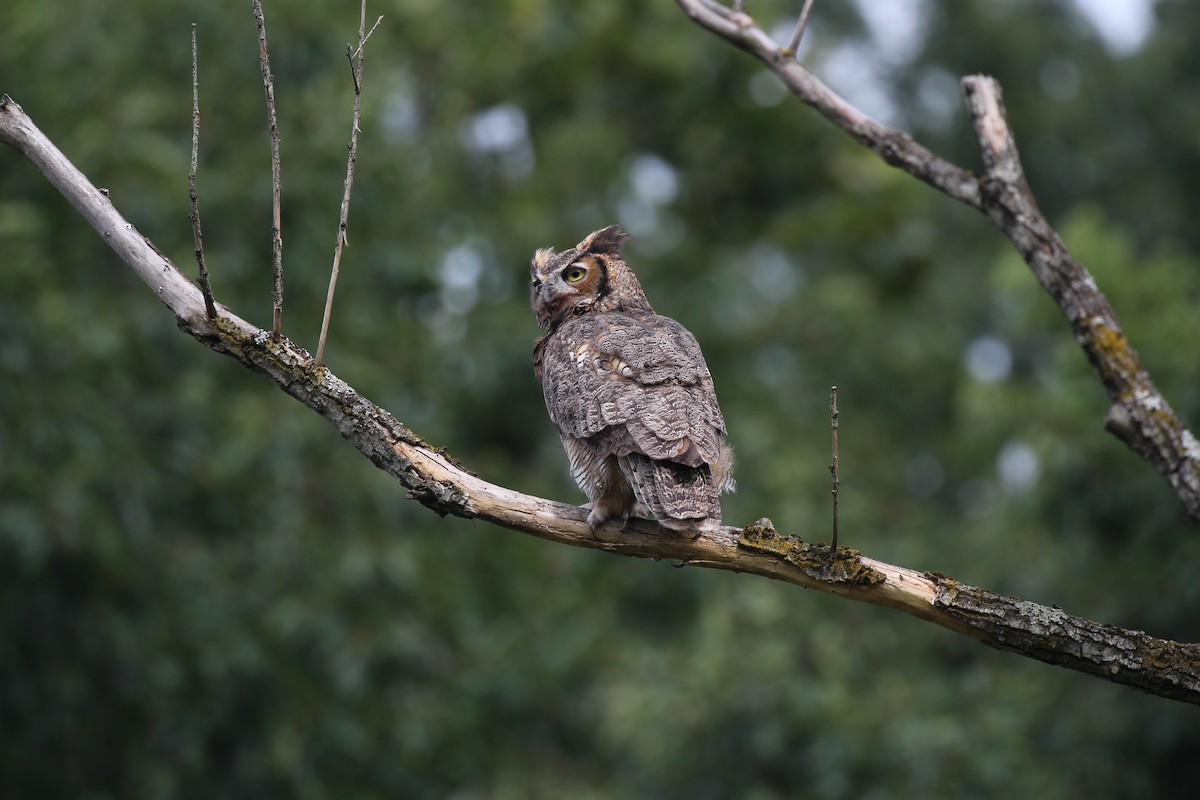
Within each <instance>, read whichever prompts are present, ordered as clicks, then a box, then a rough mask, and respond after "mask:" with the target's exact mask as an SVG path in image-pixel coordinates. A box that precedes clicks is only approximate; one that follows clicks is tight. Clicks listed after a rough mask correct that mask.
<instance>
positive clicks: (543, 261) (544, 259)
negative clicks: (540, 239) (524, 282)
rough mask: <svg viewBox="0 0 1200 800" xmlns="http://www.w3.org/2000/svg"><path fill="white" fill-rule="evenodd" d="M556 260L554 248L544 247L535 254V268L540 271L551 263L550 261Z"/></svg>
mask: <svg viewBox="0 0 1200 800" xmlns="http://www.w3.org/2000/svg"><path fill="white" fill-rule="evenodd" d="M552 258H554V248H552V247H543V248H542V249H540V250H538V251H537V252H536V253H534V254H533V267H534V268H535V269H540V268H541V267H544V266H546V265H547V264H548V263H550V259H552Z"/></svg>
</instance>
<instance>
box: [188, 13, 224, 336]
mask: <svg viewBox="0 0 1200 800" xmlns="http://www.w3.org/2000/svg"><path fill="white" fill-rule="evenodd" d="M199 162H200V70H199V67H198V66H197V58H196V23H194V22H193V23H192V167H191V169H190V170H189V171H188V199H189V200H190V201H191V203H192V211H191V213H190V214H188V219H190V220H191V221H192V240H193V241H194V242H195V249H196V265H197V266H198V267H199V268H200V274H199V281H200V294H202V295H204V310H205V312H206V313H207V314H208V318H209V319H216V318H217V304H216V302H214V301H213V293H212V286H211V285H210V284H209V282H208V267H207V266H205V264H204V237H203V236H201V235H200V201H199V198H198V197H197V196H196V169H197V167H198V166H199Z"/></svg>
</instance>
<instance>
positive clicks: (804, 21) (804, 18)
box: [784, 0, 813, 58]
mask: <svg viewBox="0 0 1200 800" xmlns="http://www.w3.org/2000/svg"><path fill="white" fill-rule="evenodd" d="M812 6H813V0H804V8H802V9H800V20H799V21H798V22H797V23H796V32H795V33H793V34H792V41H790V42H788V46H787V50H785V51H784V55H790V56H791V57H792V58H795V57H796V55H797V54H798V53H799V52H800V40H801V39H802V38H804V29H805V28H807V27H808V12H810V11H812Z"/></svg>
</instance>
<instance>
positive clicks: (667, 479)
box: [530, 225, 734, 531]
mask: <svg viewBox="0 0 1200 800" xmlns="http://www.w3.org/2000/svg"><path fill="white" fill-rule="evenodd" d="M627 238H629V236H628V234H626V233H625V232H624V231H623V230H621V228H620V226H617V225H612V226H610V227H607V228H604V229H602V230H598V231H596V232H595V233H592V234H590V235H588V236H587V237H586V238H584V240H583V241H582V242H580V243H579V244H577V245H576V246H575V247H572V248H571V249H569V250H564V251H563V252H561V253H556V252H554V250H552V249H550V248H543V249H541V250H538V251H537V252H536V253H535V254H534V256H533V264H532V266H531V268H530V276H531V284H530V303H531V304H532V306H533V313H534V314H536V315H537V319H538V323H539V324H541V326H542V328H544V329H545V330H546V331H547V333H546V335H545V336H543V337H542V338H541V339H539V340H538V342H537V344H536V345H535V347H534V356H533V364H534V371H535V372H536V373H537V376H538V378H539V379H540V380H541V382H542V392H543V394H544V395H545V398H546V410H547V411H549V412H550V420H551V421H552V422H553V423H554V426H555V427H556V428H558V433H559V436H561V437H562V442H563V447H564V448H565V449H566V451H567V457H568V458H569V459H570V462H571V475H572V476H573V477H574V478H575V482H576V483H578V484H579V488H581V489H583V491H584V493H585V494H586V495H587V496H588V499H589V500H590V501H591V503H590V504H589V506H590V508H591V512H590V513H589V514H588V524H589V525H590V526H591V527H592V530H595V529H596V528H597V527H598V526H599V525H601V524H602V523H604V522H605V520H609V519H613V518H620V519H621V520H622V522H624V520H625V519H627V518H628V517H629V514H630V512H634V513H637V514H640V515H646V514H647V513H648V514H652V515H653V516H654V518H655V519H656V520H657V521H658V523H659V524H660V525H662V526H663V527H666V528H671V529H673V530H680V531H682V530H689V531H699V530H704V529H707V528H711V527H714V526H716V525H719V524H720V523H721V505H720V502H719V501H718V499H717V495H718V494H720V493H721V492H726V491H733V488H734V482H733V450H732V448H730V446H729V444H728V443H727V442H726V441H725V420H724V418H723V417H722V416H721V409H720V407H719V406H718V405H717V395H716V392H715V391H714V390H713V382H712V376H711V375H709V372H708V367H707V366H706V365H705V363H704V356H703V355H701V353H700V345H699V344H697V343H696V337H694V336H692V334H691V332H690V331H688V329H687V328H685V327H683V326H682V325H680V324H679V323H678V322H676V321H675V320H673V319H669V318H667V317H663V316H659V315H658V314H655V313H654V309H653V308H651V307H650V302H649V301H648V300H647V299H646V294H645V292H643V291H642V286H641V284H640V283H638V279H637V276H635V275H634V274H633V272H632V271H631V270H630V269H629V267H628V266H627V265H626V264H625V261H624V260H623V259H622V258H621V244H622V243H623V242H624V241H625V240H626V239H627Z"/></svg>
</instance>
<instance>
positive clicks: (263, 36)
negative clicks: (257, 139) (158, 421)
mask: <svg viewBox="0 0 1200 800" xmlns="http://www.w3.org/2000/svg"><path fill="white" fill-rule="evenodd" d="M253 4H254V22H255V24H256V25H257V26H258V63H259V66H260V67H261V68H262V76H263V90H264V91H265V92H266V95H267V127H268V128H269V129H270V132H271V212H272V213H271V335H272V336H274V337H275V338H276V339H278V338H279V337H280V336H281V335H282V334H283V232H282V231H283V224H282V221H281V215H280V212H279V185H280V180H279V122H278V120H277V119H276V117H275V81H274V79H273V78H272V77H271V57H270V56H269V55H268V54H267V26H266V23H265V21H264V20H263V10H262V3H261V2H259V0H253Z"/></svg>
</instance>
